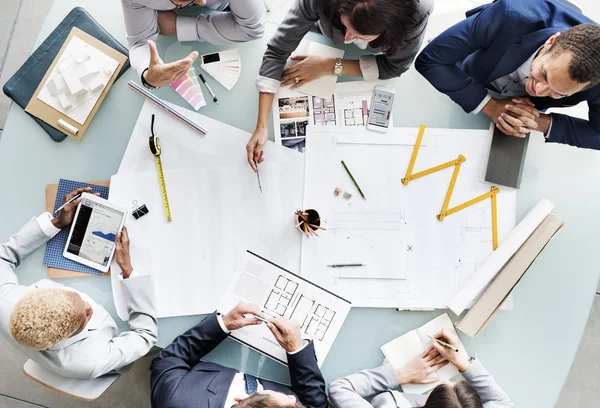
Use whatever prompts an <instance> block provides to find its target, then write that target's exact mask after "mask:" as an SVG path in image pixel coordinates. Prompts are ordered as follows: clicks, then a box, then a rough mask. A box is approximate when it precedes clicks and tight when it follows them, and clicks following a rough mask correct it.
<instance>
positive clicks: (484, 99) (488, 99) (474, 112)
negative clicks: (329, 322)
mask: <svg viewBox="0 0 600 408" xmlns="http://www.w3.org/2000/svg"><path fill="white" fill-rule="evenodd" d="M490 99H492V95H490V94H487V96H486V97H485V98H483V101H481V103H480V104H479V105H477V107H476V108H475V109H474V110H473V111H471V113H472V114H474V115H477V114H478V113H479V112H481V110H482V109H483V107H484V106H485V105H487V103H488V102H489V101H490Z"/></svg>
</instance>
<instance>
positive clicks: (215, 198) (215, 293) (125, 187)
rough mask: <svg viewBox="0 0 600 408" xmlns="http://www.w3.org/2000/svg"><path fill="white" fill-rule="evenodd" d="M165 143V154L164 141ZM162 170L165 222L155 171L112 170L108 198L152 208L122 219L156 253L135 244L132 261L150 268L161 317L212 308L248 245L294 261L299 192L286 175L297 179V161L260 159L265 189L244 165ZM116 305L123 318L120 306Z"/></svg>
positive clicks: (283, 262)
mask: <svg viewBox="0 0 600 408" xmlns="http://www.w3.org/2000/svg"><path fill="white" fill-rule="evenodd" d="M163 145H164V144H163ZM165 148H166V149H165V152H168V151H169V150H168V143H167V144H166V145H165ZM148 154H150V153H148ZM164 154H167V153H164ZM164 176H165V184H166V188H167V195H168V198H169V206H170V209H171V215H172V221H171V222H167V220H166V216H165V210H164V208H163V201H162V195H161V189H160V185H159V182H158V175H157V171H156V169H155V170H154V171H152V172H147V173H120V174H117V175H115V176H113V177H112V179H111V186H110V200H111V201H112V202H115V203H117V204H120V205H122V206H124V207H127V208H132V206H133V202H134V201H137V204H138V205H142V204H145V205H146V206H147V207H148V209H149V210H150V212H149V213H148V214H147V215H145V216H143V217H141V218H140V219H138V220H136V219H135V218H133V217H129V218H128V221H127V224H126V225H127V228H128V230H129V235H130V238H131V242H132V243H135V244H136V245H137V246H138V247H140V248H152V251H153V252H154V256H153V257H152V259H151V260H150V259H147V258H145V257H144V256H143V255H141V254H138V253H137V251H136V250H135V248H132V250H131V255H132V261H133V263H134V265H141V267H142V269H152V271H153V272H152V277H153V280H154V283H155V287H156V288H157V316H158V317H170V316H181V315H193V314H202V313H210V312H212V311H214V310H215V308H216V306H217V304H218V301H219V299H220V298H221V296H222V294H223V291H224V290H225V288H226V287H227V283H228V282H229V280H230V278H231V276H232V275H233V272H234V271H235V268H236V263H237V259H239V256H240V254H242V253H243V252H244V251H245V250H246V249H252V250H255V251H257V252H259V253H261V254H264V255H265V256H269V257H270V258H271V259H273V260H274V261H277V262H278V263H279V264H281V265H283V266H285V267H294V266H295V265H297V259H298V254H299V250H300V233H299V232H298V231H297V230H296V229H295V228H294V221H293V220H294V211H295V210H297V209H298V208H300V205H301V190H300V189H299V188H297V184H296V183H290V182H289V180H290V178H291V179H292V180H298V179H301V177H302V168H301V166H297V165H296V164H295V163H293V162H291V163H284V162H278V163H263V164H262V165H261V167H260V177H261V183H262V193H261V192H260V190H259V188H258V180H257V176H256V173H254V172H253V171H252V170H251V169H250V168H249V167H248V166H247V165H246V166H244V165H242V166H228V167H219V168H212V169H187V170H168V169H165V170H164ZM150 263H151V264H150ZM113 275H114V276H116V275H118V272H115V273H113ZM113 283H114V282H113ZM115 303H116V304H117V306H119V303H118V302H115ZM121 306H122V305H121ZM117 310H118V312H119V316H121V318H123V316H127V313H126V311H124V310H123V309H122V307H117Z"/></svg>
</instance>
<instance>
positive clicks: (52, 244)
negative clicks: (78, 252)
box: [42, 179, 108, 275]
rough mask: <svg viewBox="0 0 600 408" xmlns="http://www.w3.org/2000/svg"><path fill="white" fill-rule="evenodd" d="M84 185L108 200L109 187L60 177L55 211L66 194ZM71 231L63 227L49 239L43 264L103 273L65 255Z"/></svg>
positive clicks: (62, 202) (97, 273)
mask: <svg viewBox="0 0 600 408" xmlns="http://www.w3.org/2000/svg"><path fill="white" fill-rule="evenodd" d="M82 187H92V190H93V191H92V192H94V193H100V197H102V198H104V199H106V200H108V187H104V186H98V185H94V184H87V183H81V182H79V181H72V180H64V179H60V181H59V182H58V192H57V194H56V201H55V203H54V209H53V211H55V210H56V209H57V208H58V207H60V206H61V205H63V204H64V201H65V195H67V194H69V193H70V192H71V191H73V190H77V189H78V188H82ZM69 231H70V228H63V229H62V230H61V231H60V232H59V233H58V234H56V236H55V237H54V238H52V239H51V240H50V241H48V243H47V244H46V252H45V253H44V261H43V262H42V265H44V266H47V267H50V268H58V269H66V270H69V271H76V272H84V273H91V274H94V275H102V272H101V271H98V270H96V269H93V268H90V267H89V266H86V265H82V264H80V263H77V262H75V261H71V260H70V259H67V258H65V257H64V256H63V252H64V250H65V246H66V245H67V239H68V238H69Z"/></svg>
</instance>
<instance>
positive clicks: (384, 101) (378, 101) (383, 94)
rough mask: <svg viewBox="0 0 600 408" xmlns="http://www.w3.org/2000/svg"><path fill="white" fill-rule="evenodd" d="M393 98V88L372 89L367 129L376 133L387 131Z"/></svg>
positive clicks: (394, 94) (378, 87)
mask: <svg viewBox="0 0 600 408" xmlns="http://www.w3.org/2000/svg"><path fill="white" fill-rule="evenodd" d="M395 96H396V90H395V89H394V88H386V87H384V86H376V87H375V89H373V97H372V98H371V109H370V111H369V121H368V122H367V129H370V130H375V131H377V132H387V131H388V127H389V126H390V118H391V116H392V108H393V106H394V97H395Z"/></svg>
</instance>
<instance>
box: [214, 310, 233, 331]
mask: <svg viewBox="0 0 600 408" xmlns="http://www.w3.org/2000/svg"><path fill="white" fill-rule="evenodd" d="M217 321H218V322H219V326H221V330H223V332H224V333H227V334H229V333H231V330H228V329H227V327H225V323H224V322H223V316H221V315H220V314H217Z"/></svg>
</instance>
